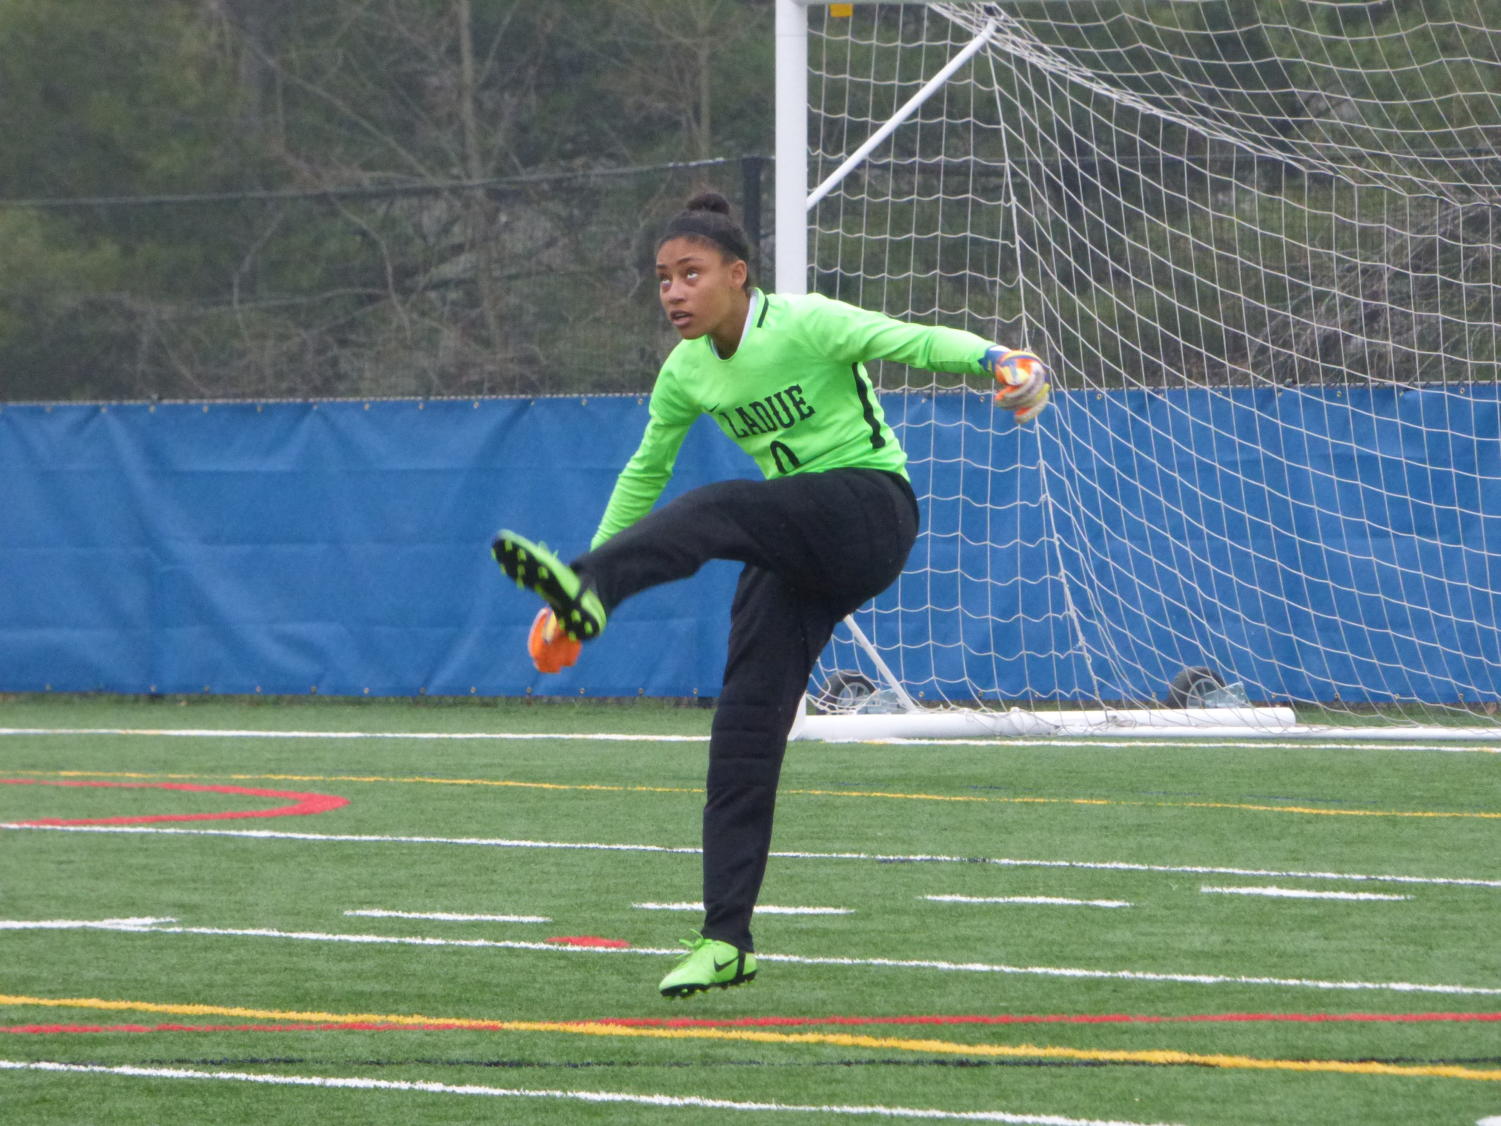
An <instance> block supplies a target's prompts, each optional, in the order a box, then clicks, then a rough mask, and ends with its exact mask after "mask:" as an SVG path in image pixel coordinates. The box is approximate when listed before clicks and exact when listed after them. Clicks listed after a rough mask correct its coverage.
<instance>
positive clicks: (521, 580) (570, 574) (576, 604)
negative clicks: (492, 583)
mask: <svg viewBox="0 0 1501 1126" xmlns="http://www.w3.org/2000/svg"><path fill="white" fill-rule="evenodd" d="M490 554H491V555H493V556H495V562H497V563H499V564H500V569H501V570H502V571H504V572H505V573H506V574H507V575H508V576H509V577H511V578H512V579H515V580H516V585H517V586H519V587H521V588H523V589H524V590H529V591H531V592H532V593H533V594H536V595H538V596H539V597H541V599H542V600H543V601H544V602H546V603H547V604H548V605H549V606H551V607H552V612H553V616H554V617H556V618H557V620H558V624H559V625H560V626H562V627H563V632H564V633H565V634H567V635H568V636H569V637H571V638H573V640H575V641H590V640H592V639H594V638H596V637H598V636H599V634H600V631H601V630H603V629H604V628H605V607H604V603H602V602H600V600H599V595H597V594H595V593H594V591H593V590H591V589H589V588H588V587H586V586H585V585H584V582H583V580H582V579H580V578H579V577H578V574H577V573H576V572H575V571H574V570H573V568H572V567H570V566H568V564H566V563H564V562H563V561H562V560H561V559H559V558H558V557H557V556H556V555H554V554H553V553H552V552H550V551H548V550H547V545H546V544H540V543H533V542H532V541H531V540H529V539H527V538H525V537H524V536H518V535H517V534H516V533H515V532H512V531H505V530H502V531H500V532H497V533H496V535H495V539H494V540H493V541H492V542H491V544H490Z"/></svg>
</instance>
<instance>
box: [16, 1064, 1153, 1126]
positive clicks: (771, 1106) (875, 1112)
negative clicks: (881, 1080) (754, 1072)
mask: <svg viewBox="0 0 1501 1126" xmlns="http://www.w3.org/2000/svg"><path fill="white" fill-rule="evenodd" d="M0 1071H46V1072H59V1073H63V1074H73V1075H117V1076H126V1077H130V1078H136V1079H198V1080H210V1081H216V1082H220V1083H259V1084H263V1085H265V1086H271V1087H323V1088H333V1089H338V1090H354V1091H402V1092H414V1093H419V1094H428V1095H471V1096H483V1097H487V1098H497V1099H506V1098H509V1099H560V1100H566V1101H570V1102H584V1103H621V1104H628V1105H634V1106H657V1107H665V1108H669V1109H695V1110H699V1109H703V1110H750V1111H763V1112H764V1111H780V1112H782V1113H787V1114H837V1115H850V1116H853V1115H858V1116H862V1117H867V1118H921V1119H941V1120H947V1121H958V1122H1009V1123H1017V1124H1020V1126H1142V1124H1139V1123H1130V1122H1121V1121H1119V1120H1110V1121H1104V1120H1101V1119H1093V1118H1066V1117H1063V1116H1061V1115H1056V1114H1012V1113H1010V1112H1008V1111H1003V1110H967V1111H953V1110H935V1109H933V1108H930V1107H901V1106H858V1105H844V1106H840V1105H832V1106H801V1105H798V1104H796V1103H778V1102H743V1101H739V1100H734V1099H708V1098H702V1097H699V1096H695V1095H637V1094H629V1093H626V1092H622V1091H568V1090H548V1089H538V1088H529V1087H482V1086H478V1085H475V1084H454V1083H431V1082H421V1081H417V1080H406V1079H370V1078H367V1077H364V1076H361V1077H348V1076H334V1075H274V1074H268V1073H265V1072H247V1071H199V1070H196V1069H190V1068H181V1067H136V1066H134V1065H131V1064H121V1065H116V1066H106V1065H103V1064H78V1063H56V1062H53V1061H51V1060H0Z"/></svg>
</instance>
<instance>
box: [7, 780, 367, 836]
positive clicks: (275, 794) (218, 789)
mask: <svg viewBox="0 0 1501 1126" xmlns="http://www.w3.org/2000/svg"><path fill="white" fill-rule="evenodd" d="M0 785H5V786H89V787H103V788H109V789H123V790H185V791H188V792H191V793H197V794H239V795H246V796H249V797H257V798H284V799H287V800H289V801H290V802H291V803H292V804H291V805H281V806H276V807H274V808H271V809H239V810H224V811H222V812H219V813H158V814H152V815H148V816H141V817H85V818H70V819H64V818H60V817H43V818H39V819H37V820H34V821H13V822H11V824H13V825H147V824H151V823H153V822H157V821H232V820H238V819H241V818H248V817H299V816H303V815H306V814H311V813H327V812H328V811H329V810H330V809H338V808H339V807H340V806H344V805H348V804H349V799H348V798H341V797H339V796H337V795H335V794H313V793H301V792H299V791H296V790H261V789H252V788H250V787H247V786H198V785H193V784H190V783H187V782H96V781H95V782H89V781H76V780H72V779H69V780H54V779H44V778H0Z"/></svg>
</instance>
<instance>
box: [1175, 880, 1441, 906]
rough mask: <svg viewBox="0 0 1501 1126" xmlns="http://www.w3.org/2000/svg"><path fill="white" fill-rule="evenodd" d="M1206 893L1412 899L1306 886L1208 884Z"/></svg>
mask: <svg viewBox="0 0 1501 1126" xmlns="http://www.w3.org/2000/svg"><path fill="white" fill-rule="evenodd" d="M1199 890H1200V891H1201V892H1203V893H1205V894H1206V895H1265V896H1270V897H1271V898H1273V899H1379V900H1385V901H1387V902H1399V901H1401V900H1404V899H1411V898H1412V896H1410V895H1380V894H1378V893H1376V892H1372V891H1309V890H1307V889H1306V888H1276V887H1246V888H1232V887H1210V886H1209V885H1208V884H1206V885H1204V886H1203V887H1201V888H1200V889H1199Z"/></svg>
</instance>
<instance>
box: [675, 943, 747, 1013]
mask: <svg viewBox="0 0 1501 1126" xmlns="http://www.w3.org/2000/svg"><path fill="white" fill-rule="evenodd" d="M682 943H683V945H684V946H686V947H687V948H688V953H686V954H684V955H683V957H682V960H681V961H680V962H678V964H677V967H676V968H675V969H674V970H673V971H672V972H671V973H670V974H668V975H667V976H666V977H664V978H663V979H662V984H661V985H659V986H657V988H658V989H660V990H661V991H662V996H663V997H669V998H676V997H689V996H692V995H693V994H695V993H702V992H703V991H704V990H706V989H708V988H710V987H711V986H712V987H717V988H719V989H728V988H729V987H730V986H732V985H739V984H740V983H741V982H743V981H750V980H751V979H752V978H754V977H755V976H756V956H755V955H754V954H752V953H750V952H749V951H748V950H741V949H740V948H739V947H738V946H731V945H730V944H729V943H728V942H720V941H719V940H718V939H714V938H705V937H704V936H703V935H699V936H697V937H696V938H692V939H688V938H685V939H683V940H682Z"/></svg>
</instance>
